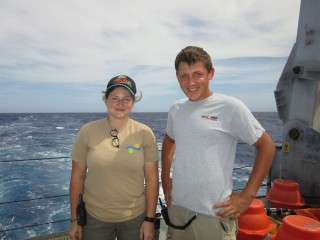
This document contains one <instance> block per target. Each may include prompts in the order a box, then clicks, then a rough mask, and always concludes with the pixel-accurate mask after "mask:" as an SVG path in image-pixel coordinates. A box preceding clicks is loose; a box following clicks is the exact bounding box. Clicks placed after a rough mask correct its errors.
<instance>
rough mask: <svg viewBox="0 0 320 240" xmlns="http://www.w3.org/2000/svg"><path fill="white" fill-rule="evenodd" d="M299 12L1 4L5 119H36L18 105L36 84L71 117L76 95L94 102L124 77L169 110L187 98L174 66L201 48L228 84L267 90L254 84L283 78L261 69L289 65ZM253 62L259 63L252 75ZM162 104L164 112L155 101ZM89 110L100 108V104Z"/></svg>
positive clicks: (284, 6)
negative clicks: (9, 114) (64, 102)
mask: <svg viewBox="0 0 320 240" xmlns="http://www.w3.org/2000/svg"><path fill="white" fill-rule="evenodd" d="M299 4H300V1H297V0H294V1H292V0H283V1H276V0H270V1H262V2H261V1H260V2H257V1H255V0H243V1H236V0H228V1H218V0H213V1H181V0H178V1H170V2H169V1H147V0H141V1H136V0H133V1H124V0H119V1H110V0H107V1H106V0H95V1H89V2H88V1H83V0H78V1H76V0H46V1H42V0H28V1H23V0H10V1H1V3H0V15H1V16H2V20H1V21H0V32H1V35H0V51H1V55H0V87H1V89H2V90H1V94H2V99H7V100H4V101H1V103H0V107H1V111H5V110H6V111H9V110H10V109H12V111H23V109H25V110H24V111H28V108H30V106H29V105H28V106H25V107H24V108H22V107H18V106H19V105H20V104H21V105H24V104H25V103H24V102H17V101H18V100H19V99H17V98H15V97H14V94H15V93H16V92H19V91H23V89H24V88H26V86H28V87H27V88H28V90H29V91H30V92H32V91H34V90H33V88H34V87H35V86H37V85H39V86H41V88H42V90H41V91H42V93H46V94H47V95H50V96H54V95H55V94H56V95H59V97H60V98H65V99H68V102H69V104H68V108H67V106H65V107H63V106H62V107H61V111H63V110H64V111H73V109H74V108H72V107H70V106H73V105H72V103H73V102H74V103H73V104H74V105H77V103H76V101H73V100H72V98H70V97H68V96H75V93H78V94H79V96H81V95H82V97H84V96H86V97H88V98H89V97H92V96H93V94H94V93H96V92H98V91H100V89H101V88H102V89H103V88H104V87H105V85H106V83H107V81H108V80H109V79H110V78H111V77H113V76H115V75H118V74H127V75H129V76H132V77H134V78H135V79H137V83H138V87H140V88H141V89H142V90H143V91H144V99H148V103H149V105H148V104H147V103H145V104H142V102H143V101H142V102H141V106H143V107H144V109H147V110H149V109H158V110H161V111H167V109H168V108H169V104H170V101H171V100H174V98H176V97H180V96H183V95H182V94H181V91H180V89H179V86H178V84H177V82H176V79H175V72H174V68H173V62H174V58H175V56H176V54H177V53H178V52H179V51H180V50H181V49H182V48H183V47H185V46H187V45H198V46H202V47H203V48H204V49H206V50H207V51H208V52H209V53H210V54H211V56H212V57H213V60H214V62H216V63H217V66H216V68H217V72H218V73H217V75H218V76H219V78H220V77H221V78H222V79H223V80H224V84H226V83H227V82H230V83H232V84H237V83H238V84H241V81H243V82H245V81H251V82H252V83H253V84H259V82H257V81H255V78H256V76H260V77H259V78H258V79H259V81H262V80H263V79H264V80H263V81H264V82H266V81H268V80H270V77H267V75H269V76H272V77H274V75H279V74H280V72H281V68H282V66H281V67H280V68H279V67H277V68H273V71H274V70H276V71H277V72H272V73H271V72H267V71H266V69H264V68H263V65H264V64H265V63H266V61H270V62H269V63H271V62H273V63H274V64H278V63H279V61H278V59H281V62H282V58H286V57H287V56H288V54H289V52H290V50H291V47H292V45H293V43H294V42H295V37H296V31H297V23H298V14H299ZM241 58H242V59H241ZM245 59H247V61H243V60H245ZM250 59H254V61H259V62H260V63H261V65H259V66H258V65H255V69H253V68H252V66H250ZM240 60H241V61H240ZM246 62H248V63H249V65H244V63H246ZM237 64H238V65H237ZM279 71H280V72H279ZM250 74H251V76H250ZM241 75H242V76H241ZM262 75H265V76H262ZM226 77H228V79H226ZM242 79H243V80H242ZM244 79H246V80H244ZM237 81H240V82H237ZM260 83H261V82H260ZM217 84H220V87H222V85H221V84H222V83H220V82H219V81H217ZM266 84H267V83H266ZM272 84H274V82H272ZM31 86H32V87H31ZM61 86H64V88H65V89H66V90H67V89H68V93H67V94H66V95H65V96H64V95H61V94H59V93H58V92H56V91H58V89H60V88H61ZM80 86H81V87H80ZM79 88H80V89H79ZM231 88H232V87H231V85H230V89H231ZM98 89H99V90H98ZM222 90H223V89H222ZM83 91H92V95H84V94H83ZM230 93H231V94H232V93H233V91H231V90H230ZM4 96H5V97H4ZM34 96H36V94H34ZM158 97H161V98H162V99H163V101H162V102H163V104H159V101H157V100H156V99H155V100H154V101H155V102H152V99H154V98H158ZM77 99H78V97H77ZM87 101H88V102H92V100H89V99H87ZM38 102H40V101H39V100H38ZM13 104H14V105H13ZM34 104H35V105H33V106H32V109H35V110H34V111H37V109H40V108H41V111H42V110H43V109H45V107H43V106H42V105H40V103H37V101H35V103H34ZM99 104H100V103H99ZM10 106H11V107H10ZM85 106H86V107H88V108H91V109H95V110H97V109H98V107H97V106H99V107H100V108H101V106H100V105H98V103H97V102H96V101H93V103H92V105H87V104H86V105H85ZM157 106H159V107H157ZM274 109H275V108H274ZM57 110H58V108H57ZM77 110H78V111H80V110H81V109H80V108H79V109H78V108H77ZM142 110H143V109H142ZM39 111H40V110H39ZM83 111H90V109H83Z"/></svg>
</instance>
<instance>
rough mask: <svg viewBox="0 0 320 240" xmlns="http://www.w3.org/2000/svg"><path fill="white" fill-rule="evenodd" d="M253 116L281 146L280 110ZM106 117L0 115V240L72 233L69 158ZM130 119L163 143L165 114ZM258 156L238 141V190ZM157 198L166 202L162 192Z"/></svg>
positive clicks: (132, 116)
mask: <svg viewBox="0 0 320 240" xmlns="http://www.w3.org/2000/svg"><path fill="white" fill-rule="evenodd" d="M254 115H255V117H256V118H257V119H258V120H259V122H260V123H261V124H262V126H263V127H264V128H265V129H266V131H267V132H268V133H269V134H270V136H271V138H272V139H273V141H274V142H282V122H281V120H279V119H278V115H277V113H276V112H271V113H269V112H268V113H266V112H255V113H254ZM105 116H106V114H105V113H1V114H0V239H1V240H17V239H27V238H30V237H35V236H41V235H46V234H51V233H55V232H61V231H66V230H68V228H69V218H70V216H69V199H68V189H69V178H70V171H71V160H70V159H69V157H68V156H69V154H70V151H71V149H72V146H73V142H74V138H75V136H76V134H77V133H78V131H79V130H80V128H81V126H82V125H83V124H85V123H87V122H90V121H92V120H96V119H100V118H103V117H105ZM131 118H133V119H135V120H137V121H140V122H142V123H145V124H146V125H148V126H150V127H151V128H152V130H153V132H154V134H155V136H156V139H157V141H158V143H161V142H162V139H163V137H164V134H165V126H166V118H167V113H165V112H161V113H159V112H154V113H153V112H148V113H132V114H131ZM254 153H255V150H254V149H253V148H252V147H251V146H248V145H247V144H244V143H241V142H239V143H238V147H237V154H236V162H235V171H234V175H233V179H234V190H238V189H241V188H242V187H243V186H244V184H245V183H246V181H247V179H248V175H249V174H250V171H251V166H252V164H253V158H254ZM159 171H160V172H161V168H160V164H159ZM264 192H265V188H261V190H260V191H259V194H264ZM159 196H160V198H162V199H163V198H164V197H163V192H162V189H161V190H160V193H159ZM159 211H160V209H159ZM163 224H164V223H163Z"/></svg>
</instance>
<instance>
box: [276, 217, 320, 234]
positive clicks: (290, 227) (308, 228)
mask: <svg viewBox="0 0 320 240" xmlns="http://www.w3.org/2000/svg"><path fill="white" fill-rule="evenodd" d="M307 239H308V240H309V239H310V240H311V239H312V240H320V222H318V221H316V220H314V219H312V218H309V217H305V216H300V215H290V216H286V217H284V218H283V222H282V226H281V227H280V229H279V231H278V233H277V235H276V238H275V240H307Z"/></svg>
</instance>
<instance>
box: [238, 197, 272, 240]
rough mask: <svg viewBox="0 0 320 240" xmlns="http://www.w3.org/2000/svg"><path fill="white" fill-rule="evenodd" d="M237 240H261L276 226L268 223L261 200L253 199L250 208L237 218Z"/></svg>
mask: <svg viewBox="0 0 320 240" xmlns="http://www.w3.org/2000/svg"><path fill="white" fill-rule="evenodd" d="M238 224H239V230H238V234H237V240H262V239H264V238H265V237H266V235H267V234H268V233H269V232H270V231H271V230H273V229H275V228H276V225H275V224H274V223H273V222H272V221H270V219H269V218H268V216H267V214H266V213H265V211H264V204H263V202H262V201H261V200H259V199H257V198H255V199H253V201H252V203H251V204H250V207H249V208H248V209H247V210H246V211H245V212H244V213H242V214H241V215H240V216H239V218H238Z"/></svg>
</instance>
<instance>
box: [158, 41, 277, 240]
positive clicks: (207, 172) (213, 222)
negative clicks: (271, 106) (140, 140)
mask: <svg viewBox="0 0 320 240" xmlns="http://www.w3.org/2000/svg"><path fill="white" fill-rule="evenodd" d="M175 69H176V76H177V79H178V82H179V84H180V88H181V89H182V91H183V92H184V94H185V95H186V96H187V98H186V99H181V100H178V101H177V102H175V103H174V104H173V105H172V106H171V108H170V110H169V113H168V121H167V127H166V135H165V137H164V140H163V144H162V157H161V158H162V174H161V178H162V186H163V190H164V194H165V200H166V203H167V205H168V207H169V218H170V220H171V223H172V224H173V226H183V225H186V223H188V222H191V221H192V219H194V220H193V221H192V222H191V224H190V225H189V226H188V227H187V228H185V229H181V227H180V229H178V228H174V227H172V226H171V227H170V226H169V228H168V232H167V239H175V240H180V239H181V240H193V239H197V240H207V239H216V240H221V239H232V240H235V239H236V232H237V217H239V215H240V214H241V213H243V212H244V211H245V210H246V209H247V208H248V207H249V206H250V204H251V202H252V200H253V199H254V197H255V195H256V193H257V191H258V189H259V187H260V186H261V183H262V181H263V180H264V178H265V176H266V174H267V173H268V170H269V168H270V165H271V163H272V160H273V157H274V153H275V147H274V144H273V142H272V140H271V139H270V137H269V135H268V134H267V133H266V132H265V130H264V129H263V128H262V126H261V125H260V123H259V122H258V121H257V120H256V119H255V118H254V116H253V115H252V113H251V112H250V110H249V109H248V108H247V107H246V106H245V105H244V104H243V103H242V102H240V101H239V100H237V99H235V98H232V97H228V96H225V95H222V94H219V93H213V92H212V91H211V90H210V87H209V82H210V80H211V79H212V78H213V76H214V68H213V66H212V62H211V57H210V56H209V54H208V53H207V52H206V51H204V50H203V49H202V48H199V47H194V46H189V47H186V48H185V49H183V50H182V51H181V52H180V53H179V54H178V55H177V57H176V60H175ZM238 140H241V141H244V142H246V143H248V144H250V145H253V146H254V147H255V148H256V157H255V162H254V166H253V169H252V173H251V175H250V178H249V180H248V182H247V184H246V186H245V188H244V189H243V191H242V192H240V193H235V192H232V170H233V164H234V158H235V152H236V146H237V141H238ZM173 155H175V156H174V161H172V160H173ZM171 165H172V169H173V173H172V178H171V177H170V169H171Z"/></svg>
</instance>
